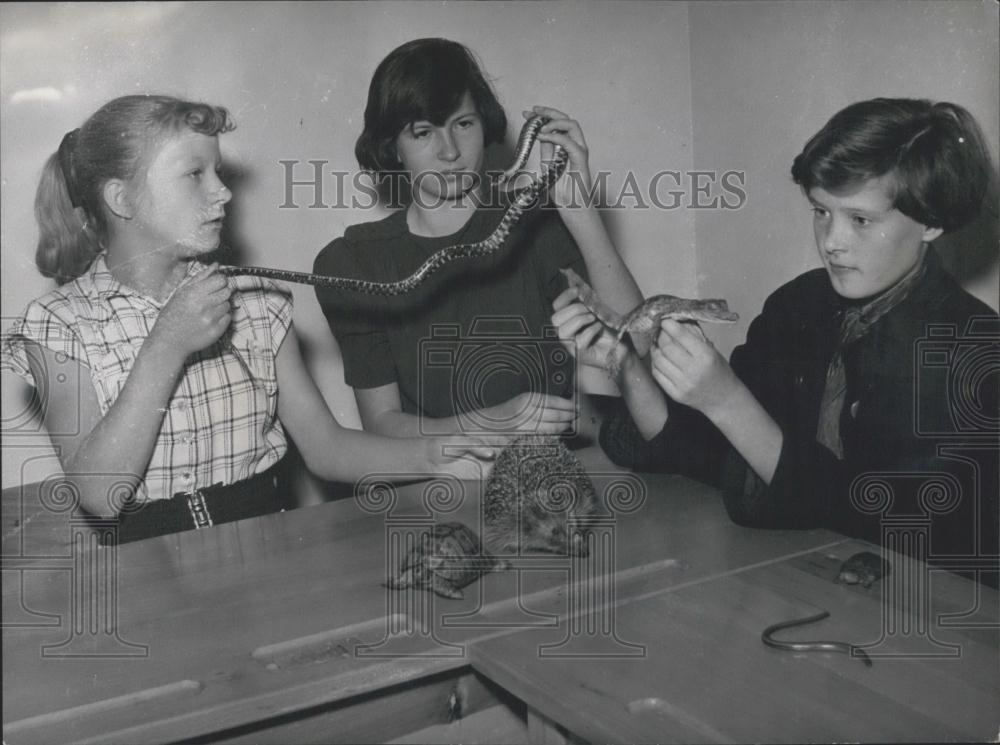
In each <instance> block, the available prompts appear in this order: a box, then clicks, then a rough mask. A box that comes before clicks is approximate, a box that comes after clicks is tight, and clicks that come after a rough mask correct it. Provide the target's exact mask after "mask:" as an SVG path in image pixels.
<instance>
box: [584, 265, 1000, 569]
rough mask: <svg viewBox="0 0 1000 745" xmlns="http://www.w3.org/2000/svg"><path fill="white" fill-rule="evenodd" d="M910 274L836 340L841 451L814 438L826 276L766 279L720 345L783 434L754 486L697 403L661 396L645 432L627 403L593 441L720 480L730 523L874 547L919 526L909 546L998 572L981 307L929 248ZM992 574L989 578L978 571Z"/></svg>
mask: <svg viewBox="0 0 1000 745" xmlns="http://www.w3.org/2000/svg"><path fill="white" fill-rule="evenodd" d="M926 262H927V264H926V267H925V272H924V276H923V277H922V278H921V280H920V281H919V282H918V284H917V285H916V286H915V287H914V288H913V290H912V291H911V292H910V294H909V295H908V296H907V298H906V299H905V300H904V301H903V302H902V303H900V304H899V305H898V306H896V307H895V308H893V309H892V310H891V311H889V312H888V313H887V314H886V315H885V316H884V317H883V318H882V319H880V320H879V321H878V322H877V323H876V324H875V326H874V327H873V328H872V329H871V330H870V331H869V333H868V334H867V335H865V336H863V337H862V338H861V339H859V340H857V341H856V342H854V343H853V344H850V345H848V346H847V348H846V349H845V350H844V366H845V372H846V378H847V395H846V398H845V405H844V410H843V412H842V415H841V427H840V432H841V437H842V440H843V443H844V460H842V461H840V460H837V459H836V457H834V455H833V454H832V453H831V452H830V451H829V450H827V449H826V448H825V447H824V446H822V445H820V444H819V443H817V442H816V426H817V421H818V418H819V410H820V401H821V400H822V395H823V388H824V383H825V379H826V371H827V367H828V365H829V363H830V359H831V357H832V355H833V352H834V350H835V348H836V344H837V337H838V332H839V329H840V322H841V318H842V316H843V312H844V310H845V308H846V307H847V303H848V302H849V301H847V300H844V299H843V298H841V297H840V296H839V295H837V293H836V292H835V291H834V290H833V287H832V286H831V284H830V281H829V279H828V277H827V274H826V272H825V270H822V269H820V270H815V271H811V272H808V273H806V274H803V275H802V276H800V277H798V278H797V279H795V280H793V281H791V282H789V283H788V284H786V285H784V286H783V287H781V288H779V289H778V290H777V291H776V292H774V294H772V295H771V296H770V297H769V298H768V299H767V301H766V302H765V304H764V309H763V311H762V312H761V314H760V316H758V317H757V318H756V319H755V320H754V321H753V323H752V324H751V325H750V329H749V331H748V333H747V340H746V343H745V344H743V345H742V346H740V347H738V348H736V349H735V350H734V351H733V354H732V358H731V365H732V367H733V370H734V371H735V372H736V374H737V375H738V376H739V377H740V379H741V380H742V381H743V382H744V383H745V384H746V386H747V387H748V388H749V389H750V391H751V392H753V394H754V395H755V396H756V397H757V399H758V400H759V401H760V403H761V404H762V405H763V406H764V408H765V409H766V410H767V412H768V413H769V414H770V415H771V417H772V418H773V419H774V420H775V422H776V423H777V424H778V426H779V427H780V428H781V430H782V435H783V445H782V451H781V455H780V458H779V460H778V465H777V469H776V471H775V473H774V477H773V478H772V480H771V484H770V485H766V484H764V483H763V482H762V481H761V480H760V479H759V478H758V477H757V476H756V474H755V473H754V472H753V471H752V470H751V469H750V468H749V467H748V466H747V464H746V462H745V461H744V460H743V459H742V458H741V457H740V456H739V454H738V453H737V452H736V451H735V449H734V448H732V446H730V445H729V443H728V441H727V440H725V438H723V437H722V435H721V434H720V433H719V431H718V430H716V429H715V427H714V426H712V425H711V424H710V423H709V422H708V420H707V419H706V418H705V417H704V416H703V415H701V414H700V413H698V412H696V411H694V410H692V409H690V408H687V407H684V406H681V405H679V404H675V403H673V402H669V406H670V416H669V418H668V421H667V423H666V425H665V426H664V429H663V431H662V432H661V433H660V434H659V435H657V436H656V437H655V438H653V439H652V440H650V441H649V442H645V441H644V440H643V439H642V438H641V436H640V435H639V433H638V431H637V430H636V429H635V426H634V424H632V423H631V420H630V418H629V417H628V415H627V412H624V410H623V411H622V412H619V413H618V414H617V415H616V416H613V417H611V418H609V420H608V421H607V422H606V423H605V425H604V427H603V429H602V432H601V444H602V446H603V447H604V449H605V451H606V452H607V453H608V455H609V456H610V457H611V459H612V460H614V461H615V462H617V463H619V464H620V465H625V466H629V467H632V468H635V469H637V470H653V471H667V472H677V473H684V474H687V475H690V476H693V477H695V478H699V479H701V480H703V481H708V482H710V483H715V484H717V485H719V486H720V487H721V488H722V490H723V495H724V499H725V504H726V509H727V510H728V512H729V515H730V517H731V518H732V519H733V520H734V521H735V522H737V523H739V524H741V525H747V526H754V527H762V528H811V527H825V528H830V529H833V530H837V531H839V532H841V533H844V534H846V535H849V536H852V537H856V538H862V539H865V540H868V541H871V542H873V543H876V544H885V543H887V542H889V543H892V544H893V547H894V548H896V549H897V550H906V547H905V546H904V547H902V548H901V547H900V546H898V545H896V544H897V539H896V538H887V537H886V536H888V535H889V534H890V533H892V534H893V535H895V534H897V533H899V531H900V530H904V529H905V530H910V531H911V532H913V531H917V532H923V533H924V534H926V535H927V536H928V544H920V545H915V544H914V545H913V551H911V553H919V554H920V558H923V559H927V560H928V561H931V562H936V563H939V564H942V565H945V566H949V567H950V568H962V567H966V568H971V567H973V566H976V565H982V564H984V563H985V564H989V565H990V566H992V567H994V568H995V567H996V566H997V533H998V522H1000V517H998V496H997V492H998V478H1000V477H998V466H997V460H998V449H1000V447H998V414H997V412H998V395H997V387H998V376H1000V365H998V352H997V345H998V340H1000V332H998V328H1000V324H998V319H997V315H996V313H994V312H993V311H992V310H991V309H990V308H989V307H988V306H986V305H984V304H983V303H981V302H980V301H978V300H976V299H975V298H973V297H972V296H971V295H969V294H968V293H967V292H965V291H964V290H962V289H961V287H959V286H958V284H957V283H956V282H955V281H954V280H953V279H952V278H951V277H950V276H949V275H948V274H947V273H946V272H945V271H944V270H943V269H942V267H941V265H940V262H939V260H938V258H937V256H936V254H935V253H934V251H933V250H931V251H928V253H927V258H926ZM984 579H985V581H987V582H989V583H990V584H995V583H996V573H994V574H993V577H992V578H989V577H986V578H984Z"/></svg>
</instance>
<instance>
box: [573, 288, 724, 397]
mask: <svg viewBox="0 0 1000 745" xmlns="http://www.w3.org/2000/svg"><path fill="white" fill-rule="evenodd" d="M559 271H561V272H562V273H563V276H564V277H566V282H567V283H568V284H569V286H570V287H573V288H575V289H576V295H577V298H579V300H580V302H581V303H583V305H584V306H585V307H586V308H587V310H589V311H590V312H591V313H593V314H594V317H595V318H597V320H598V321H600V322H601V323H603V324H604V325H605V326H607V327H608V328H609V329H611V330H612V331H614V332H616V333H617V334H618V339H617V341H619V342H620V341H621V340H622V338H623V337H624V336H625V334H626V333H627V334H628V335H629V338H630V339H631V340H632V346H633V347H635V351H636V352H637V353H638V355H639V356H640V357H645V356H646V355H647V354H649V350H650V349H651V348H652V346H653V342H654V341H655V340H656V334H657V333H658V332H659V329H660V321H662V320H663V319H664V318H675V319H677V320H680V321H706V322H708V323H732V322H733V321H738V320H739V318H740V317H739V315H738V314H736V313H733V312H732V311H731V310H729V304H728V303H726V301H725V300H688V299H686V298H680V297H674V296H673V295H654V296H653V297H651V298H649V299H648V300H645V301H643V302H642V303H640V304H639V305H637V306H636V307H635V308H633V309H632V310H631V311H630V312H629V313H628V314H627V315H624V316H623V315H621V314H619V313H616V312H615V311H614V310H612V309H611V308H609V307H608V306H607V305H605V304H604V303H603V302H601V299H600V298H599V297H598V296H597V293H596V292H594V289H593V288H592V287H591V286H590V285H588V284H587V283H586V282H584V281H583V279H582V278H581V277H580V275H579V274H577V273H576V272H574V271H573V270H572V269H560V270H559ZM605 367H606V368H607V371H608V375H610V376H611V377H612V378H616V377H618V361H617V360H616V359H615V354H614V350H613V349H612V351H611V352H609V353H608V359H607V362H606V364H605Z"/></svg>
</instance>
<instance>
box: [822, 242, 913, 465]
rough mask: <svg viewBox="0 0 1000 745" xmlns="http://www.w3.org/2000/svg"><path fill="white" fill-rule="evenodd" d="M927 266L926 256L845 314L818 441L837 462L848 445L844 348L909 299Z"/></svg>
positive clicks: (829, 373) (828, 379) (830, 369)
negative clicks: (843, 426) (843, 428)
mask: <svg viewBox="0 0 1000 745" xmlns="http://www.w3.org/2000/svg"><path fill="white" fill-rule="evenodd" d="M925 263H926V254H925V259H924V260H921V261H919V262H917V263H916V264H915V265H914V267H913V268H912V269H911V270H910V271H909V272H907V273H906V275H905V276H904V277H903V278H902V279H900V280H899V281H898V282H897V283H896V284H894V285H893V286H892V287H890V288H889V289H888V290H886V291H884V292H883V293H881V294H880V295H878V296H876V297H875V298H874V299H872V300H870V301H868V302H867V303H865V304H864V305H857V306H853V307H850V308H848V309H847V310H846V311H844V320H843V321H842V322H841V324H840V336H839V338H838V339H837V348H836V349H835V350H834V352H833V358H832V359H831V360H830V366H829V367H828V368H827V371H826V387H825V388H824V389H823V400H822V403H821V404H820V410H819V423H818V424H817V426H816V442H818V443H820V444H821V445H823V446H825V447H826V448H827V449H828V450H829V451H830V452H831V453H833V454H834V455H835V456H837V460H843V459H844V444H843V441H842V440H841V439H840V416H841V414H842V412H843V410H844V398H845V396H846V394H847V376H846V374H845V372H844V349H845V348H846V347H847V345H848V344H852V343H854V342H855V341H857V340H858V339H860V338H861V337H863V336H864V335H865V334H867V333H868V332H869V331H870V330H871V328H872V326H874V325H875V324H876V323H877V322H878V321H879V319H881V318H882V316H884V315H885V314H886V313H888V312H889V311H890V310H892V309H893V308H895V307H896V306H897V305H899V304H900V303H901V302H903V300H905V299H906V297H907V296H908V295H909V294H910V290H912V289H913V287H914V285H916V284H917V282H919V281H920V278H921V277H922V276H923V274H924V264H925Z"/></svg>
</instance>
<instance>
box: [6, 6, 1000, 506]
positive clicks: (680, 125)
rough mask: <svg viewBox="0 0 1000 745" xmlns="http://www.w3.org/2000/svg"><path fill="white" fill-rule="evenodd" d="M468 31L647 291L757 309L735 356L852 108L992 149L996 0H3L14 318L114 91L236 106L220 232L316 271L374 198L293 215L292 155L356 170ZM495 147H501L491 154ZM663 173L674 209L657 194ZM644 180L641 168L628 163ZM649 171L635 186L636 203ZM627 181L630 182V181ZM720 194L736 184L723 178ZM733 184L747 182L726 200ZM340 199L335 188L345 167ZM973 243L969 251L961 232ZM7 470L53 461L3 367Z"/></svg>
mask: <svg viewBox="0 0 1000 745" xmlns="http://www.w3.org/2000/svg"><path fill="white" fill-rule="evenodd" d="M422 36H444V37H448V38H453V39H456V40H458V41H462V42H464V43H466V44H468V45H469V46H470V47H472V48H473V49H474V50H475V51H476V52H477V53H478V55H479V57H480V58H481V60H482V62H483V65H484V67H485V69H486V70H487V72H488V73H489V74H490V75H491V76H492V77H493V78H494V82H495V87H496V89H497V91H498V93H499V95H500V98H501V101H502V102H503V103H504V104H505V106H506V108H507V111H508V116H509V118H510V121H511V125H510V133H509V141H510V142H512V141H513V139H514V137H515V135H516V131H517V129H518V128H519V126H520V122H521V119H520V111H521V109H523V108H527V107H528V106H530V105H531V104H535V103H543V104H548V105H553V106H556V107H558V108H562V109H564V110H565V111H567V112H569V113H570V114H572V115H573V116H575V117H576V118H578V119H579V120H580V122H581V124H582V126H583V129H584V132H585V134H586V137H587V141H588V145H589V148H590V153H591V156H590V160H591V168H592V170H594V171H595V172H598V171H608V172H609V175H608V178H607V188H606V191H605V201H607V202H608V203H609V204H615V203H616V202H620V206H619V207H618V208H611V209H607V210H606V211H605V212H604V214H605V219H606V222H607V224H608V226H609V228H610V230H611V233H612V236H613V238H614V239H615V241H616V243H617V245H618V246H619V249H620V250H621V252H622V254H623V255H624V257H625V260H626V261H627V263H628V264H629V266H630V268H631V269H632V271H633V273H634V274H635V275H636V278H637V280H638V282H639V285H640V287H641V289H642V290H643V292H644V293H645V294H647V295H649V294H655V293H664V292H666V293H671V294H676V295H683V296H696V295H697V296H702V297H706V296H712V297H725V298H727V299H728V300H729V303H730V306H731V307H732V308H733V309H735V310H737V311H739V312H740V314H741V316H742V318H741V321H740V322H739V323H738V324H735V325H734V326H732V327H722V326H713V327H710V328H709V329H708V331H709V333H710V335H711V336H712V337H713V338H714V339H715V340H716V343H717V345H718V346H719V348H720V349H721V350H722V351H724V352H726V353H728V352H729V351H730V350H731V349H732V347H733V346H734V345H735V344H737V343H739V342H740V341H742V339H743V336H744V334H745V331H746V325H747V323H748V322H749V321H750V320H751V319H752V318H753V316H754V315H755V314H756V313H757V312H759V310H760V307H761V304H762V303H763V300H764V298H765V297H766V296H767V294H768V293H770V292H771V291H772V290H773V289H774V288H776V287H777V286H778V285H779V284H781V283H782V282H784V281H787V280H788V279H791V278H792V277H794V276H796V275H797V274H799V273H801V272H802V271H804V270H806V269H810V268H813V267H815V266H818V265H819V260H818V258H817V256H816V253H815V248H814V245H813V241H812V231H811V225H810V217H809V210H808V208H807V206H806V203H805V201H804V200H803V199H802V197H801V195H800V194H799V191H798V188H797V187H795V186H794V185H793V184H792V183H791V181H790V179H789V176H788V169H789V166H790V164H791V160H792V158H793V157H794V155H795V154H796V153H797V152H798V151H799V149H800V148H801V146H802V144H804V142H805V140H806V139H807V138H808V137H809V136H810V135H811V134H813V133H814V132H815V131H816V130H817V129H818V128H819V127H820V126H822V124H823V123H824V122H825V121H826V120H827V119H828V118H829V116H830V115H832V114H833V113H834V112H835V111H836V110H837V109H839V108H841V107H842V106H844V105H846V104H847V103H850V102H851V101H855V100H860V99H863V98H867V97H871V96H875V95H893V96H896V95H905V96H919V97H929V98H940V99H945V100H952V101H955V102H956V103H960V104H962V105H964V106H966V107H968V108H969V109H970V110H971V111H972V112H973V114H975V115H976V116H977V117H978V118H979V121H980V123H981V124H982V126H983V128H984V129H985V130H986V133H987V137H988V139H989V141H990V143H991V147H992V148H993V151H994V154H996V152H997V150H998V129H1000V124H998V100H997V83H998V81H997V69H998V40H997V6H996V4H995V3H991V2H983V3H978V2H966V3H955V2H950V1H948V2H921V3H910V2H882V3H874V2H871V3H868V2H865V3H846V2H822V3H809V2H794V3H793V2H752V3H745V4H744V3H734V2H718V3H717V2H695V3H690V4H689V3H681V2H678V3H635V4H633V3H587V4H583V3H579V4H578V3H509V4H508V3H436V2H434V3H431V2H425V3H408V2H404V3H390V2H384V3H369V4H363V3H335V4H325V3H303V4H297V3H280V4H269V3H250V4H243V3H240V4H236V3H232V4H229V3H221V4H215V3H191V4H185V3H171V4H152V3H150V4H108V5H73V4H58V5H45V4H0V102H2V112H0V124H2V126H0V162H2V183H0V314H2V316H3V328H4V329H6V327H7V326H8V325H9V319H10V318H11V317H13V316H15V315H16V314H18V313H20V312H21V310H22V309H23V308H24V306H25V304H26V303H27V302H28V301H29V300H30V299H31V298H33V297H36V296H38V295H40V294H42V293H44V292H45V291H47V290H48V289H49V288H50V287H51V286H52V285H51V284H50V283H49V282H48V281H47V280H45V279H44V278H42V277H41V276H40V275H39V274H38V273H37V271H36V270H35V268H34V264H33V254H34V244H35V241H36V237H37V232H36V228H35V224H34V220H33V217H32V200H33V194H34V188H35V184H36V183H37V177H38V173H39V170H40V168H41V164H42V162H43V161H44V159H45V158H46V157H47V156H48V155H49V154H50V153H51V152H52V151H53V150H55V148H56V146H57V145H58V143H59V140H60V138H61V137H62V135H63V134H64V133H65V132H66V131H68V130H69V129H72V128H74V127H76V126H79V124H80V123H81V122H82V121H83V119H84V118H85V117H86V116H88V115H89V114H90V113H92V112H93V111H94V110H95V109H96V108H97V107H98V106H99V105H100V104H101V103H103V102H104V101H106V100H108V99H110V98H113V97H115V96H118V95H122V94H125V93H137V92H165V93H171V94H175V95H179V96H184V97H189V98H195V99H203V100H207V101H211V102H214V103H220V104H224V105H226V106H228V107H229V108H230V109H231V110H232V111H233V112H234V113H235V115H236V118H237V120H238V122H239V129H237V130H236V131H235V132H233V133H231V134H228V135H226V136H225V137H223V139H222V151H223V156H224V158H225V159H226V160H227V166H228V167H229V168H230V169H231V170H232V171H233V172H234V174H235V175H236V178H235V180H234V181H235V182H234V183H233V186H234V189H235V191H236V197H235V199H234V202H233V205H232V208H231V209H230V215H231V217H230V219H229V224H228V226H227V229H226V239H227V241H228V242H229V243H230V244H231V245H232V246H233V247H234V249H235V251H236V255H238V257H239V260H240V261H241V262H243V263H253V264H261V265H266V266H277V267H282V268H288V269H297V270H308V269H309V268H310V267H311V266H312V260H313V257H314V256H315V254H316V252H317V251H318V250H319V249H320V248H321V247H322V246H324V245H325V244H326V243H327V242H329V241H330V240H332V239H333V238H335V237H337V236H339V235H342V234H343V231H344V228H345V227H346V226H347V225H350V224H353V223H356V222H362V221H367V220H373V219H378V218H379V217H381V216H383V215H384V214H385V213H384V212H382V211H380V210H377V209H375V210H361V209H350V208H343V209H342V208H331V207H324V208H317V209H312V208H309V207H308V205H309V204H311V203H312V201H313V200H312V196H313V194H312V192H311V191H310V190H309V189H305V188H302V187H297V188H296V189H295V191H294V192H293V196H294V201H296V202H298V204H299V208H297V209H282V208H280V207H279V205H281V204H283V203H284V202H285V199H286V184H285V180H286V173H285V169H284V167H283V166H281V165H280V161H282V160H296V161H300V166H299V167H298V168H297V169H296V170H295V172H294V173H295V178H296V179H299V180H303V179H306V178H308V177H309V176H310V175H311V171H310V167H309V166H307V165H306V161H308V160H325V161H328V164H327V165H326V168H327V169H336V170H340V171H347V172H354V171H355V169H356V163H355V161H354V157H353V148H354V141H355V139H356V138H357V135H358V134H359V132H360V128H361V117H362V113H363V109H364V102H365V98H366V93H367V86H368V82H369V79H370V76H371V73H372V72H373V70H374V68H375V66H376V65H377V63H378V62H379V60H381V59H382V57H384V55H385V54H386V53H388V52H389V51H390V50H391V49H393V48H394V47H396V46H397V45H398V44H400V43H402V42H404V41H407V40H410V39H413V38H418V37H422ZM493 157H494V159H496V160H497V161H502V159H503V153H495V154H494V155H493ZM692 170H698V171H707V172H711V171H715V172H716V173H718V174H721V173H723V172H725V171H730V170H735V171H741V172H743V173H745V191H746V201H745V204H742V205H741V206H740V208H739V209H733V210H729V209H695V208H692V207H691V206H690V205H691V203H692V202H693V201H699V202H702V203H704V202H705V201H706V199H707V201H712V199H713V198H714V197H716V196H720V195H719V192H718V185H717V184H716V185H715V187H714V188H713V191H712V193H711V194H710V195H708V197H707V198H706V197H703V196H697V195H695V194H693V193H692V192H693V187H692V184H691V181H690V179H689V178H688V177H686V176H684V175H683V174H688V173H690V172H691V171H692ZM665 171H671V172H679V173H680V174H682V176H681V181H682V187H681V191H682V196H681V197H680V200H679V201H680V204H679V205H678V206H677V207H671V206H670V205H671V197H670V195H669V194H667V193H666V192H667V191H669V189H670V187H671V185H672V182H671V181H670V180H669V179H668V180H662V179H661V181H660V182H659V183H660V192H659V194H658V196H659V198H660V200H661V204H667V205H668V208H660V207H657V206H656V205H655V204H653V203H652V201H651V200H650V198H649V196H650V195H649V194H648V192H646V188H647V187H648V185H649V184H650V182H651V181H652V180H654V178H655V176H656V174H657V173H661V172H665ZM630 174H631V176H630ZM630 178H631V179H632V182H631V183H633V184H635V185H636V186H637V187H638V189H639V196H638V197H630V196H629V195H628V194H626V195H625V196H624V198H622V199H619V197H620V196H622V195H621V192H622V190H623V187H628V186H629V179H630ZM626 191H629V188H626ZM721 196H723V197H725V196H726V195H721ZM730 196H731V195H730ZM323 201H324V202H325V203H326V204H332V203H335V202H337V201H338V199H337V189H336V182H335V180H334V179H333V177H330V178H328V179H325V180H324V194H323ZM996 211H997V207H996V201H995V199H993V200H992V201H991V214H990V215H988V216H987V217H986V218H984V219H983V220H980V221H979V223H977V225H975V226H972V227H971V228H970V229H969V230H967V231H963V233H962V234H961V235H958V236H955V238H953V239H951V242H950V244H949V245H945V246H944V248H945V254H946V260H947V261H948V263H949V265H950V266H951V267H952V268H953V269H955V270H956V273H957V274H958V275H959V276H960V278H961V279H962V281H963V283H964V284H965V286H966V287H967V288H968V289H970V290H971V291H973V292H974V293H975V294H977V295H978V296H979V297H981V298H983V299H984V300H986V301H987V302H988V303H990V304H992V305H993V306H994V307H996V305H997V298H996V292H997V277H998V273H997V257H996V252H997V239H996ZM959 245H960V246H961V248H962V250H961V251H958V250H956V246H959ZM293 290H294V294H295V324H296V326H297V328H298V330H299V333H300V336H301V337H302V339H303V344H304V351H305V352H306V355H307V360H308V363H309V366H310V369H311V370H312V371H313V374H314V376H315V377H316V379H317V381H318V383H319V385H320V388H321V390H322V392H323V394H324V396H325V397H326V399H327V402H328V403H329V405H330V407H331V409H332V410H333V411H334V413H335V414H336V415H337V417H338V418H339V419H340V420H341V421H342V422H343V423H345V424H347V425H349V426H357V422H358V419H357V411H356V407H355V404H354V398H353V394H352V392H351V390H350V389H349V388H347V387H346V386H345V385H344V383H343V378H342V367H341V362H340V355H339V352H338V350H337V348H336V344H335V342H334V340H333V338H332V336H331V335H330V333H329V331H328V329H327V326H326V322H325V320H324V319H323V317H322V313H321V312H320V309H319V306H318V304H317V302H316V300H315V295H314V293H313V290H312V288H309V287H304V286H295V287H293ZM2 381H3V385H2V404H3V418H4V423H5V427H4V437H3V485H4V486H10V485H14V484H18V483H25V482H27V481H33V480H38V479H40V478H44V477H45V476H47V475H49V473H51V472H52V471H53V469H56V468H58V465H57V463H56V462H55V460H54V458H53V457H52V454H51V448H50V446H49V445H48V440H47V437H46V436H45V435H44V434H43V433H39V429H38V425H37V422H31V421H29V420H28V417H27V410H26V408H25V405H24V401H25V398H26V394H27V392H28V389H27V386H24V385H23V384H21V383H20V381H19V379H18V378H16V377H15V376H14V375H12V374H10V373H8V372H4V373H3V378H2Z"/></svg>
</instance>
